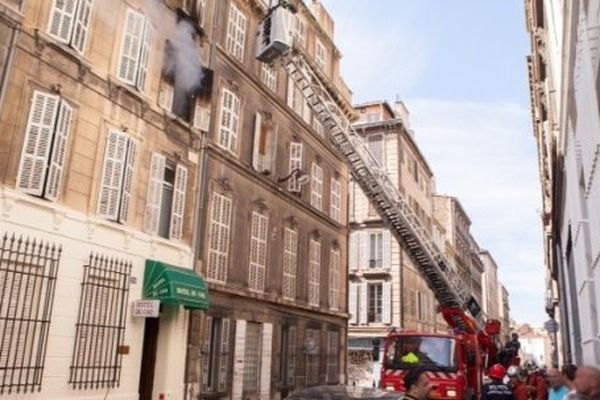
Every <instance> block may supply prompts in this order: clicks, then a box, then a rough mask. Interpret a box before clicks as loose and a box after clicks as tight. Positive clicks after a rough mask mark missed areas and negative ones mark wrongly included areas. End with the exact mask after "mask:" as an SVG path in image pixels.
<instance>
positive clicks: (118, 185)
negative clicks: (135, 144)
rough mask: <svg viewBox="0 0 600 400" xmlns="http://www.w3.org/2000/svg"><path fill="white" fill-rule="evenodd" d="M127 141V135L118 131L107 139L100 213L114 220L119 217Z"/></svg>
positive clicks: (110, 134) (99, 206) (112, 132)
mask: <svg viewBox="0 0 600 400" xmlns="http://www.w3.org/2000/svg"><path fill="white" fill-rule="evenodd" d="M127 142H128V138H127V135H125V134H124V133H122V132H118V131H111V132H110V133H109V134H108V138H107V140H106V151H105V153H104V168H103V171H102V181H101V182H100V185H101V187H100V199H99V201H98V214H99V215H100V216H102V217H105V218H108V219H111V220H114V221H116V220H117V219H118V217H119V205H120V204H119V203H120V199H121V189H122V183H123V171H124V168H125V158H126V153H127Z"/></svg>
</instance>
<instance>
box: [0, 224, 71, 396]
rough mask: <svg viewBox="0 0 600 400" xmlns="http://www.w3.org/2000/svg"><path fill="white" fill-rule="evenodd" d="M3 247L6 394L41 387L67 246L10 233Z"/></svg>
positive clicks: (0, 367) (0, 388) (1, 326)
mask: <svg viewBox="0 0 600 400" xmlns="http://www.w3.org/2000/svg"><path fill="white" fill-rule="evenodd" d="M0 246H1V247H0V282H2V286H1V288H2V289H1V290H0V332H2V340H1V341H0V393H7V392H8V393H9V396H10V393H11V391H14V392H16V393H19V392H20V391H23V392H24V393H27V392H36V391H40V390H41V385H42V375H43V374H41V373H40V371H43V369H44V362H45V354H46V345H47V343H48V329H49V325H50V320H51V319H52V305H53V302H54V296H53V294H54V287H55V285H56V275H57V272H58V267H59V262H60V254H61V250H60V247H59V246H55V245H54V244H52V243H44V242H43V241H41V240H31V241H30V239H26V238H24V237H15V235H14V234H12V235H8V233H3V236H2V238H0Z"/></svg>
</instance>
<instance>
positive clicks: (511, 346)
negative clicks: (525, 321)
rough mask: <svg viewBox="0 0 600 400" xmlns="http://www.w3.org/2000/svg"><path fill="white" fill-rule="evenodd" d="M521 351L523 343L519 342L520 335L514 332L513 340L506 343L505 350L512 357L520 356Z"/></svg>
mask: <svg viewBox="0 0 600 400" xmlns="http://www.w3.org/2000/svg"><path fill="white" fill-rule="evenodd" d="M520 349H521V342H519V334H518V333H516V332H513V334H512V339H511V340H509V341H508V342H506V345H505V350H507V351H508V352H509V354H510V355H511V356H512V357H516V356H518V355H519V350H520Z"/></svg>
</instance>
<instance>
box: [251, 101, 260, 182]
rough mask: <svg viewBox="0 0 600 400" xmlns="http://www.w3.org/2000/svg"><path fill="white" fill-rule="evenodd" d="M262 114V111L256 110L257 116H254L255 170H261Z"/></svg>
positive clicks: (253, 156) (253, 157)
mask: <svg viewBox="0 0 600 400" xmlns="http://www.w3.org/2000/svg"><path fill="white" fill-rule="evenodd" d="M261 127H262V115H261V114H260V112H258V111H257V112H256V116H255V118H254V144H253V147H252V167H253V168H254V169H255V170H257V171H258V170H259V168H260V165H259V164H260V162H259V159H260V158H261V154H260V144H261V143H260V140H261V133H262V129H261Z"/></svg>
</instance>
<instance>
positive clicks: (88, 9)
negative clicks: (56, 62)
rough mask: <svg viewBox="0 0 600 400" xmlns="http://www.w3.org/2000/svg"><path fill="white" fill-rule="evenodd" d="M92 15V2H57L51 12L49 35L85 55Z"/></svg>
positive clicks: (74, 0) (81, 0) (58, 0)
mask: <svg viewBox="0 0 600 400" xmlns="http://www.w3.org/2000/svg"><path fill="white" fill-rule="evenodd" d="M91 13H92V0H70V1H65V0H63V1H60V0H55V1H54V2H53V3H52V10H51V11H50V21H49V22H48V33H49V34H50V35H51V36H52V37H54V38H55V39H56V40H58V41H59V42H62V43H65V44H67V45H69V46H71V47H72V48H74V49H75V50H76V51H77V52H78V53H80V54H83V52H84V50H85V44H86V39H87V34H88V29H89V25H90V15H91Z"/></svg>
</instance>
